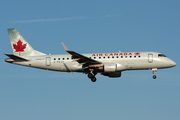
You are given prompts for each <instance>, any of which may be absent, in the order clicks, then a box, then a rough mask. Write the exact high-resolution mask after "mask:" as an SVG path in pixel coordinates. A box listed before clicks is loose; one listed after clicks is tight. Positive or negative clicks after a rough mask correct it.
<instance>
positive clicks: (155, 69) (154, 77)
mask: <svg viewBox="0 0 180 120" xmlns="http://www.w3.org/2000/svg"><path fill="white" fill-rule="evenodd" d="M152 71H153V79H156V75H154V74H155V72H156V71H157V68H153V69H152Z"/></svg>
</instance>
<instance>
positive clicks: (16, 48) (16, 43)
mask: <svg viewBox="0 0 180 120" xmlns="http://www.w3.org/2000/svg"><path fill="white" fill-rule="evenodd" d="M8 33H9V38H10V41H11V46H12V49H13V54H14V55H16V56H37V55H46V54H44V53H41V52H39V51H36V50H34V49H33V48H32V47H31V46H30V44H29V43H28V42H27V41H26V40H25V39H24V38H23V37H22V36H21V34H20V33H19V32H18V31H17V30H16V29H8Z"/></svg>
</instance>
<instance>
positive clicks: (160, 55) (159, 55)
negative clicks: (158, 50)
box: [158, 54, 166, 57]
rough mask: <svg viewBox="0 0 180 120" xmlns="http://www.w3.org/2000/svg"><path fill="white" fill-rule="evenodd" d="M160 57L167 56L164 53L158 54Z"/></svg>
mask: <svg viewBox="0 0 180 120" xmlns="http://www.w3.org/2000/svg"><path fill="white" fill-rule="evenodd" d="M158 57H166V56H165V55H163V54H158Z"/></svg>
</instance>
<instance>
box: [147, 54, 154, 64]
mask: <svg viewBox="0 0 180 120" xmlns="http://www.w3.org/2000/svg"><path fill="white" fill-rule="evenodd" d="M148 62H149V63H152V62H153V54H148Z"/></svg>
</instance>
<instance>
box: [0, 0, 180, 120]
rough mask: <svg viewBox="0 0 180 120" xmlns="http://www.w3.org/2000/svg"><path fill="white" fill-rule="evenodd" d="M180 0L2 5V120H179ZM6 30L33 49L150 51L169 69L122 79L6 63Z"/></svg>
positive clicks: (8, 1) (32, 0)
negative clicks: (171, 63)
mask: <svg viewBox="0 0 180 120" xmlns="http://www.w3.org/2000/svg"><path fill="white" fill-rule="evenodd" d="M179 6H180V1H179V0H171V1H170V0H149V1H148V0H137V1H135V0H66V1H65V0H51V1H50V0H43V1H42V0H25V1H24V0H16V1H14V0H4V1H2V2H1V4H0V36H1V44H0V66H1V70H0V71H1V72H0V120H92V119H94V120H120V119H121V120H179V119H180V76H179V74H180V67H179V61H180V57H179V52H180V47H179V44H180V7H179ZM7 28H16V29H17V30H18V31H19V32H20V33H21V35H22V36H23V37H24V38H25V39H26V40H27V41H28V42H29V43H30V45H31V46H32V47H33V48H34V49H35V50H38V51H41V52H43V53H46V54H49V53H51V54H66V52H65V50H64V48H63V47H62V45H61V42H64V43H65V45H66V46H67V47H68V48H69V49H70V50H74V51H76V52H78V53H105V52H118V51H122V52H127V51H129V52H133V51H156V52H161V53H163V54H165V55H167V56H168V57H169V58H171V59H172V60H174V61H175V62H176V63H177V66H176V67H174V68H169V69H162V70H158V72H157V73H156V75H157V79H156V80H153V78H152V71H151V70H147V71H125V72H122V77H121V78H108V77H105V76H101V75H100V74H98V75H97V81H96V82H95V83H92V82H91V81H90V80H89V79H88V78H87V75H85V74H81V73H73V74H71V73H61V72H52V71H45V70H39V69H35V68H28V67H23V66H18V65H13V64H9V63H5V62H4V59H6V58H7V57H6V56H5V55H4V53H12V48H11V45H10V40H9V36H8V33H7Z"/></svg>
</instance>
